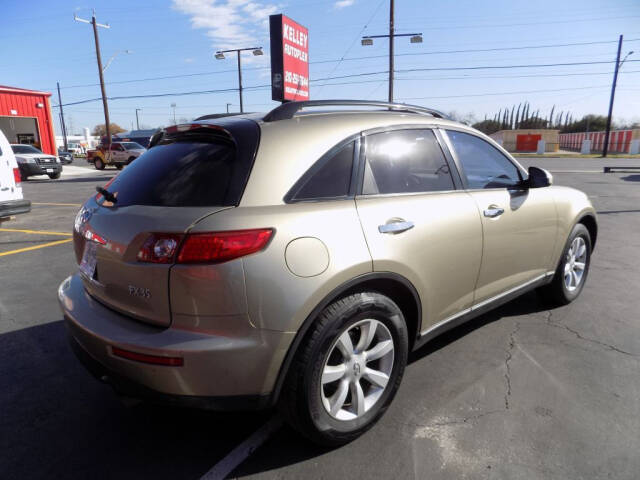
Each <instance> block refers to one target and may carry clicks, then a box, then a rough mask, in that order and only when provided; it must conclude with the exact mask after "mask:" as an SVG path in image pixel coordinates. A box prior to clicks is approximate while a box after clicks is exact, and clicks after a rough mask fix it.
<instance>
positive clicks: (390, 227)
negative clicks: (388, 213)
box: [378, 221, 415, 233]
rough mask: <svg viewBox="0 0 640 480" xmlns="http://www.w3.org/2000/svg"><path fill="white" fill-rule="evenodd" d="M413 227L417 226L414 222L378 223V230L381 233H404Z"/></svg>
mask: <svg viewBox="0 0 640 480" xmlns="http://www.w3.org/2000/svg"><path fill="white" fill-rule="evenodd" d="M413 227H415V225H414V223H413V222H405V221H399V222H391V223H385V224H384V225H378V231H379V232H380V233H402V232H406V231H407V230H411V229H412V228H413Z"/></svg>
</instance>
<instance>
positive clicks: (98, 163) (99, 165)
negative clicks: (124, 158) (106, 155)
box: [93, 158, 104, 170]
mask: <svg viewBox="0 0 640 480" xmlns="http://www.w3.org/2000/svg"><path fill="white" fill-rule="evenodd" d="M93 166H94V167H96V170H104V162H103V161H102V159H101V158H96V159H95V161H94V162H93Z"/></svg>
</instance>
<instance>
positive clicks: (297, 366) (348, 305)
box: [280, 292, 409, 446]
mask: <svg viewBox="0 0 640 480" xmlns="http://www.w3.org/2000/svg"><path fill="white" fill-rule="evenodd" d="M408 344H409V342H408V335H407V328H406V324H405V321H404V316H403V315H402V311H401V310H400V309H399V308H398V306H397V305H396V304H395V303H394V302H393V301H392V300H391V299H389V298H388V297H386V296H384V295H381V294H379V293H375V292H364V293H356V294H353V295H350V296H348V297H346V298H343V299H341V300H338V301H336V302H334V303H333V304H331V305H330V306H329V307H327V308H326V309H325V310H324V311H323V312H322V314H321V315H320V317H319V318H318V319H317V320H316V321H315V323H314V325H313V326H312V327H311V329H310V331H309V332H308V333H307V334H306V335H305V339H304V341H303V343H302V344H301V345H300V348H299V350H298V352H297V353H296V357H295V358H294V363H293V364H292V365H291V367H290V369H289V373H288V376H287V379H286V384H285V388H284V390H283V392H282V396H281V399H280V408H281V411H282V413H283V415H284V417H285V418H286V419H287V421H288V423H290V424H291V425H292V426H293V427H294V428H295V429H296V430H298V431H299V432H300V433H302V434H303V435H304V436H306V437H308V438H309V439H311V440H312V441H314V442H316V443H319V444H322V445H332V446H333V445H341V444H344V443H347V442H350V441H351V440H353V439H355V438H357V437H358V436H360V435H361V434H362V433H364V432H365V431H367V430H368V429H369V428H371V427H372V426H373V425H374V424H375V422H376V421H377V420H378V419H379V418H380V417H381V416H382V414H383V413H384V412H385V411H386V409H387V407H388V406H389V404H390V403H391V401H392V400H393V397H394V396H395V393H396V391H397V389H398V386H399V385H400V381H401V380H402V374H403V372H404V368H405V365H406V362H407V353H408Z"/></svg>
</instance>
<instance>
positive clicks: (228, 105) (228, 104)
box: [227, 103, 231, 113]
mask: <svg viewBox="0 0 640 480" xmlns="http://www.w3.org/2000/svg"><path fill="white" fill-rule="evenodd" d="M230 106H231V104H230V103H227V113H229V107H230Z"/></svg>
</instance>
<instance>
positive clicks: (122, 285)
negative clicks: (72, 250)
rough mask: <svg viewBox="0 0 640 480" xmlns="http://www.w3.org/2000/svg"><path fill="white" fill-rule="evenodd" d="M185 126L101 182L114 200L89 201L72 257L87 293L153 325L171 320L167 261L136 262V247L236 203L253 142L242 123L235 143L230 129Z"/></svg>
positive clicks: (251, 127)
mask: <svg viewBox="0 0 640 480" xmlns="http://www.w3.org/2000/svg"><path fill="white" fill-rule="evenodd" d="M244 122H248V121H244ZM239 123H243V121H241V122H239ZM185 128H190V129H189V130H188V131H177V130H173V131H169V132H167V133H165V134H164V136H163V138H162V139H161V140H160V141H159V143H158V144H157V145H156V146H154V147H153V148H151V149H150V150H149V151H147V152H146V153H145V154H144V155H142V156H141V157H140V158H139V159H138V160H137V161H136V162H135V163H133V164H131V166H129V167H128V168H127V169H125V170H123V171H122V172H121V173H120V174H119V175H117V176H116V177H115V179H114V180H113V181H112V182H110V183H109V184H107V185H105V187H106V189H107V191H108V192H109V193H110V194H112V195H113V196H114V197H115V199H116V200H115V202H114V201H109V200H107V199H106V198H104V197H103V196H102V195H97V196H96V197H94V198H91V199H90V200H89V201H88V202H87V203H86V204H85V206H84V207H83V208H82V209H81V211H80V212H79V213H78V216H77V218H76V224H75V229H74V231H75V235H74V238H75V247H76V258H77V261H78V263H79V265H80V272H81V275H82V277H83V280H84V283H85V286H86V288H87V290H88V291H89V293H90V294H91V295H92V296H93V297H95V298H96V299H98V300H99V301H101V302H102V303H104V304H106V305H108V306H109V307H111V308H114V309H115V310H118V311H121V312H123V313H125V314H127V315H130V316H132V317H134V318H137V319H139V320H142V321H145V322H149V323H153V324H158V325H169V324H170V322H171V314H170V310H171V309H170V305H169V273H170V269H171V266H172V265H173V260H171V261H167V262H152V261H148V260H144V259H142V260H141V255H140V252H141V250H142V249H143V247H144V246H145V245H149V244H146V243H145V242H148V241H149V239H150V238H152V234H153V235H155V236H154V237H153V238H159V237H162V235H163V234H184V233H186V232H188V231H189V230H190V228H191V227H192V226H193V225H194V224H195V223H196V222H198V221H199V220H200V219H202V218H204V217H206V216H208V215H211V214H214V213H216V212H218V211H221V210H224V209H227V208H233V207H234V206H236V205H237V204H238V202H239V201H240V197H241V195H242V192H243V190H244V185H245V183H246V181H247V178H248V175H249V171H250V169H251V165H252V162H253V153H254V152H255V148H256V147H257V141H258V126H257V124H255V123H254V122H251V123H250V124H247V125H245V130H246V131H248V132H249V133H246V132H245V134H244V136H243V137H242V138H241V139H238V138H236V136H234V134H233V133H232V130H233V129H230V130H223V129H218V130H214V129H211V128H207V127H204V126H202V125H199V126H195V127H193V128H191V127H185ZM153 245H155V246H153V247H151V248H152V249H155V248H156V247H157V245H158V244H156V243H154V244H153ZM174 247H175V248H177V246H176V245H174Z"/></svg>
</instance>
